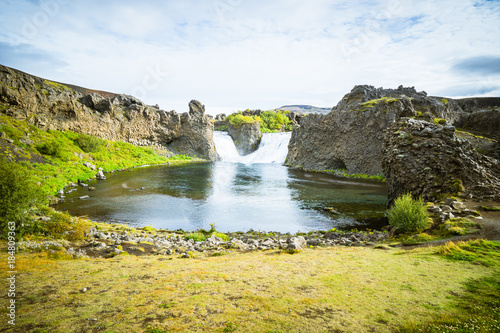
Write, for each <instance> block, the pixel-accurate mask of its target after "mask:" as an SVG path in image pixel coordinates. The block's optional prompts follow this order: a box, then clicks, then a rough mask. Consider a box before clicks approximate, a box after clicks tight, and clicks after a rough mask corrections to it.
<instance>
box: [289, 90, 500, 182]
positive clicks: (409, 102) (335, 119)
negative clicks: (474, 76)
mask: <svg viewBox="0 0 500 333" xmlns="http://www.w3.org/2000/svg"><path fill="white" fill-rule="evenodd" d="M474 100H475V101H476V102H475V104H474V103H472V104H474V105H472V106H470V107H469V108H467V109H466V110H463V109H462V107H461V105H465V104H464V102H461V101H460V100H452V99H446V98H441V97H432V96H427V94H426V93H425V92H417V91H416V90H415V88H413V87H411V88H406V87H403V86H400V87H398V88H397V89H382V88H375V87H373V86H367V85H363V86H355V87H354V88H353V89H352V90H351V92H350V93H348V94H347V95H345V96H344V97H343V99H342V100H341V101H340V102H339V103H338V104H337V105H336V106H335V107H333V108H332V112H330V113H329V114H328V115H318V114H311V115H307V116H305V117H302V118H301V119H300V121H299V124H298V125H297V126H295V127H294V129H293V132H292V138H291V140H290V144H289V154H288V158H287V164H288V165H291V166H297V167H302V168H305V169H314V170H324V169H346V170H347V172H349V173H365V174H381V173H382V172H383V168H382V161H383V143H384V136H383V131H384V130H385V129H387V128H389V127H390V126H392V125H393V124H394V123H395V122H397V121H398V120H399V119H401V118H402V117H416V118H418V119H423V120H428V121H432V120H433V119H436V118H441V119H444V120H446V122H447V123H448V124H457V125H460V124H466V123H467V121H468V120H469V121H470V120H471V119H474V118H475V117H479V114H480V113H481V112H484V108H485V107H488V108H490V109H492V110H497V109H498V108H495V107H494V104H495V103H496V102H497V101H496V99H492V100H489V101H485V100H482V99H479V98H478V99H474ZM469 104H471V103H470V102H469ZM492 105H493V106H492ZM491 117H492V118H491V119H490V121H491V122H492V123H493V124H495V123H496V122H497V121H499V119H500V117H499V116H498V114H497V115H496V116H495V115H491Z"/></svg>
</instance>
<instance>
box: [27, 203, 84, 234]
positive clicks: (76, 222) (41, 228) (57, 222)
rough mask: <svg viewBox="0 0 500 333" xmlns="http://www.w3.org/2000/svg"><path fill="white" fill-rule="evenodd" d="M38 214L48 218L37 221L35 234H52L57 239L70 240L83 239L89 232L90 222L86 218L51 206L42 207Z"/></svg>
mask: <svg viewBox="0 0 500 333" xmlns="http://www.w3.org/2000/svg"><path fill="white" fill-rule="evenodd" d="M37 213H38V214H41V215H44V216H46V217H47V218H48V219H47V220H39V221H37V222H36V228H34V230H33V233H34V234H41V235H44V236H50V237H52V238H55V239H59V238H64V239H67V240H69V241H77V240H83V239H84V238H85V234H86V233H88V231H89V228H90V224H89V222H87V221H86V220H85V219H82V218H77V217H72V216H71V215H69V214H67V213H63V212H58V211H55V210H53V209H52V208H49V207H41V208H40V209H39V210H38V211H37Z"/></svg>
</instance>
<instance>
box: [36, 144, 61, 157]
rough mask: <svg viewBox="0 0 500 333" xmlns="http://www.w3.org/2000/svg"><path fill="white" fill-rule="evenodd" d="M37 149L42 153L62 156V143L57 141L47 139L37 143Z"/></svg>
mask: <svg viewBox="0 0 500 333" xmlns="http://www.w3.org/2000/svg"><path fill="white" fill-rule="evenodd" d="M36 150H38V152H39V153H40V154H43V155H49V156H53V157H61V156H62V145H61V143H59V142H57V141H47V142H44V143H40V144H38V145H36Z"/></svg>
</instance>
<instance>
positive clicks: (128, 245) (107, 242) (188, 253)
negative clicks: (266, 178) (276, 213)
mask: <svg viewBox="0 0 500 333" xmlns="http://www.w3.org/2000/svg"><path fill="white" fill-rule="evenodd" d="M147 228H148V227H146V229H147ZM143 229H144V228H143ZM186 235H187V234H186V233H185V232H184V231H182V230H178V231H168V230H156V231H155V232H147V231H144V230H140V229H137V230H136V231H135V232H134V231H132V232H130V231H128V230H122V231H121V232H120V231H118V230H114V231H111V230H110V231H107V232H104V231H99V230H98V228H96V227H93V228H91V229H90V231H89V233H88V234H87V235H86V239H85V240H84V241H80V242H76V243H71V242H69V241H65V240H45V241H21V242H19V243H18V248H19V250H21V251H40V250H48V251H49V252H52V253H55V252H58V251H62V252H63V253H66V254H67V255H70V256H72V257H73V258H75V259H81V258H112V257H115V256H117V255H129V254H130V255H163V256H170V257H171V258H172V257H173V256H180V257H181V258H192V257H197V256H199V255H205V256H217V255H224V254H227V253H230V252H231V251H241V252H252V251H268V250H281V251H285V252H291V253H294V252H299V251H303V250H305V249H307V248H311V247H317V246H321V247H328V246H375V245H376V244H377V243H382V242H385V241H387V240H388V239H389V235H390V234H389V233H388V232H387V231H371V232H342V231H338V230H330V231H311V232H309V233H307V234H296V235H292V234H290V233H286V234H283V233H278V232H270V233H259V232H255V231H253V230H249V231H248V232H246V233H243V232H236V233H227V234H220V233H212V234H211V235H210V236H208V235H207V238H206V239H205V240H203V241H195V240H194V239H187V238H186ZM216 235H219V236H221V237H218V236H216ZM222 237H224V238H226V237H227V238H228V239H229V240H223V238H222Z"/></svg>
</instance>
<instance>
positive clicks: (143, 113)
mask: <svg viewBox="0 0 500 333" xmlns="http://www.w3.org/2000/svg"><path fill="white" fill-rule="evenodd" d="M0 112H3V113H5V114H7V115H9V116H12V117H13V118H16V119H21V120H26V121H27V122H28V123H29V124H31V125H35V126H37V127H39V128H41V129H44V130H71V131H75V132H78V133H85V134H90V135H95V136H98V137H100V138H103V139H109V140H117V141H124V142H129V143H132V144H135V145H139V146H161V147H163V148H167V149H170V150H172V151H173V152H176V153H182V154H186V155H191V156H195V155H196V156H198V157H203V158H205V159H209V160H215V158H216V153H215V146H214V142H213V125H212V123H211V121H210V119H209V118H208V117H207V116H206V115H205V108H204V106H203V105H202V104H201V103H200V102H198V101H191V102H190V103H189V113H183V114H178V113H176V112H175V111H164V110H160V109H159V108H158V107H157V106H149V105H145V104H144V103H143V102H141V101H140V100H138V99H137V98H135V97H133V96H128V95H120V94H113V93H109V92H103V91H95V90H89V89H86V88H82V87H77V86H73V85H64V84H60V83H57V82H52V81H48V80H44V79H42V78H39V77H36V76H32V75H29V74H26V73H23V72H20V71H17V70H14V69H12V68H9V67H5V66H1V65H0Z"/></svg>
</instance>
